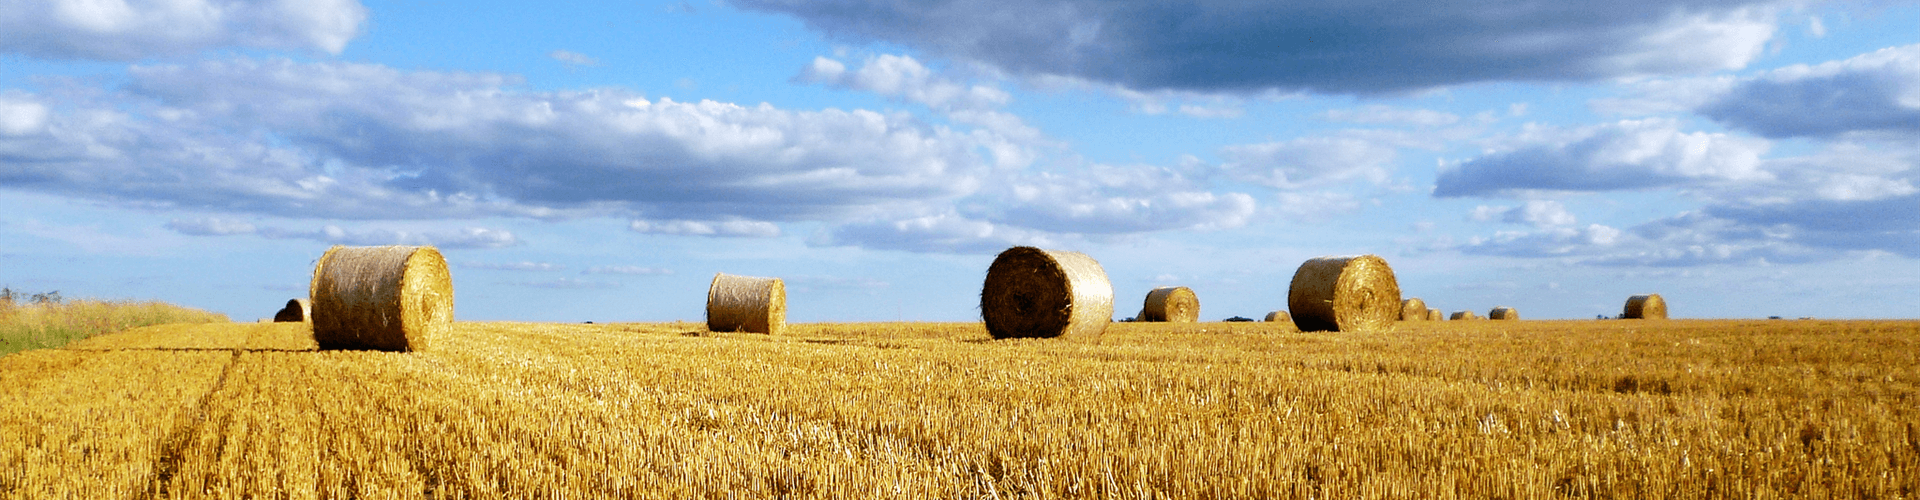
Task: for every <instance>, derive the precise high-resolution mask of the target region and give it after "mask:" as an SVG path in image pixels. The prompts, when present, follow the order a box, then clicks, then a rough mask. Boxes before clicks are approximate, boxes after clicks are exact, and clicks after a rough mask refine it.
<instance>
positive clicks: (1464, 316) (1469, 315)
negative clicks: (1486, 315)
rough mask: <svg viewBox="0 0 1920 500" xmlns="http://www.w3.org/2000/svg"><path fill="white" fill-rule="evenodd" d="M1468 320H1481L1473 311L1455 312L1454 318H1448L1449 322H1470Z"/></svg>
mask: <svg viewBox="0 0 1920 500" xmlns="http://www.w3.org/2000/svg"><path fill="white" fill-rule="evenodd" d="M1468 319H1480V315H1478V314H1474V313H1473V311H1454V312H1453V316H1450V317H1448V318H1447V320H1448V321H1460V320H1468Z"/></svg>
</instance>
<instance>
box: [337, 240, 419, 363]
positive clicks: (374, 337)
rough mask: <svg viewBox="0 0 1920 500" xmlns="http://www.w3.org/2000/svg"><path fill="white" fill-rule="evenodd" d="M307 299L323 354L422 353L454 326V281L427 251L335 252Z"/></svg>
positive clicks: (343, 248) (396, 248) (408, 248)
mask: <svg viewBox="0 0 1920 500" xmlns="http://www.w3.org/2000/svg"><path fill="white" fill-rule="evenodd" d="M308 291H309V292H310V294H309V296H311V297H313V300H312V302H311V309H310V310H309V311H308V312H310V313H311V315H310V316H308V318H309V319H310V320H311V321H312V322H313V340H314V342H315V343H317V344H319V345H320V348H321V349H377V350H382V351H420V350H424V349H426V348H427V346H428V344H429V343H430V341H431V339H433V338H435V337H438V336H440V335H442V334H443V333H444V332H445V331H446V329H447V328H448V327H449V326H450V325H451V324H452V323H453V276H452V275H451V274H449V273H448V272H447V260H446V258H444V257H441V256H440V251H439V250H437V249H435V248H433V247H425V246H422V247H415V246H378V247H346V246H335V247H333V248H330V249H327V253H326V254H324V255H321V256H320V262H319V263H317V264H314V266H313V284H312V286H311V288H310V289H309V290H308Z"/></svg>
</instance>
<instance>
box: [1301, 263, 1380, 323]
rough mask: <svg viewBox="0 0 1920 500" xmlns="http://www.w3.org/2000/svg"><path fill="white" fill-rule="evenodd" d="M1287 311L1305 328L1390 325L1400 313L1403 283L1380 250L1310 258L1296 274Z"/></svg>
mask: <svg viewBox="0 0 1920 500" xmlns="http://www.w3.org/2000/svg"><path fill="white" fill-rule="evenodd" d="M1287 310H1289V311H1292V312H1293V324H1294V325H1296V326H1298V327H1299V328H1300V331H1303V332H1312V331H1336V332H1338V331H1370V330H1385V329H1389V328H1392V327H1393V322H1394V320H1395V319H1397V318H1399V317H1400V285H1399V283H1398V282H1396V281H1394V278H1393V268H1391V267H1387V261H1386V260H1385V259H1381V258H1380V256H1378V255H1357V256H1348V257H1320V258H1316V259H1310V260H1308V261H1307V262H1306V263H1304V264H1300V269H1299V270H1298V271H1295V272H1294V273H1293V284H1292V286H1290V287H1289V288H1288V292H1287Z"/></svg>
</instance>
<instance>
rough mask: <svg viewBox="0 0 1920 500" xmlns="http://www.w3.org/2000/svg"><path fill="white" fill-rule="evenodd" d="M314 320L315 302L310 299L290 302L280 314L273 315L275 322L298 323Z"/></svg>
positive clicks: (281, 309)
mask: <svg viewBox="0 0 1920 500" xmlns="http://www.w3.org/2000/svg"><path fill="white" fill-rule="evenodd" d="M312 319H313V301H312V300H308V299H291V300H288V301H287V306H286V307H282V308H280V312H276V313H273V320H274V321H275V322H287V323H298V322H302V321H311V320H312Z"/></svg>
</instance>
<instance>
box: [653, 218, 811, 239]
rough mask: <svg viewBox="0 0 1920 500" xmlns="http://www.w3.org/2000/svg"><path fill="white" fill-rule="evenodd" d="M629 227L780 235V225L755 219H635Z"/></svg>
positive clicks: (670, 231) (705, 233)
mask: <svg viewBox="0 0 1920 500" xmlns="http://www.w3.org/2000/svg"><path fill="white" fill-rule="evenodd" d="M627 227H628V229H632V230H633V231H634V232H639V233H651V234H672V235H680V236H729V237H745V238H772V237H776V236H780V226H777V225H774V223H771V222H764V221H753V220H724V221H696V220H667V221H645V220H635V221H633V222H632V223H631V224H628V226H627Z"/></svg>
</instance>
